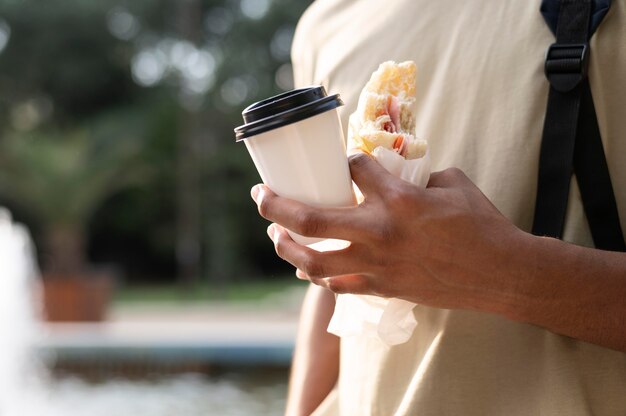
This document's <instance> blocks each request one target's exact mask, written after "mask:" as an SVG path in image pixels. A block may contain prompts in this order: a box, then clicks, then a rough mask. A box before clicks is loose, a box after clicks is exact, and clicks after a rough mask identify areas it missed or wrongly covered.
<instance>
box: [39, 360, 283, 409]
mask: <svg viewBox="0 0 626 416" xmlns="http://www.w3.org/2000/svg"><path fill="white" fill-rule="evenodd" d="M286 378H287V375H286V372H285V373H269V374H267V373H262V372H259V373H251V372H248V371H245V372H241V371H233V372H224V373H222V374H219V376H210V375H201V374H181V375H171V376H167V377H159V378H153V379H144V380H129V379H111V380H106V381H99V382H93V381H86V380H84V379H81V378H77V377H72V376H61V377H57V378H55V379H54V380H52V383H50V385H49V387H48V393H49V402H48V406H46V407H47V408H48V409H47V410H48V411H49V413H47V415H50V416H57V415H58V416H65V415H72V416H110V415H115V416H187V415H189V416H199V415H202V416H204V415H206V416H212V415H215V416H238V415H241V416H243V415H260V416H263V415H277V414H282V413H283V412H284V406H285V395H286V390H287V385H286Z"/></svg>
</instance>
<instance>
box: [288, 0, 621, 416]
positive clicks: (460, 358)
mask: <svg viewBox="0 0 626 416" xmlns="http://www.w3.org/2000/svg"><path fill="white" fill-rule="evenodd" d="M539 5H540V0H498V1H494V0H389V1H384V2H381V1H380V0H358V1H354V0H317V1H316V2H315V3H313V5H312V6H311V7H310V8H309V10H308V11H307V12H306V13H305V15H304V16H303V17H302V20H301V21H300V24H299V26H298V29H297V31H296V36H295V39H294V44H293V50H292V56H293V62H294V72H295V78H296V84H297V85H299V86H302V85H309V84H317V83H321V84H323V85H325V86H326V87H327V89H328V90H329V91H330V92H331V93H340V94H341V96H342V98H343V100H344V101H345V103H346V105H345V106H344V107H342V108H341V118H342V122H343V125H344V127H347V125H348V123H347V117H348V116H349V114H350V113H351V112H353V111H354V109H355V107H356V104H357V98H358V94H359V92H360V89H361V88H362V87H363V85H365V83H366V81H367V80H368V79H369V76H370V74H371V73H372V71H374V70H375V69H376V68H377V66H378V64H379V63H381V62H383V61H385V60H390V59H391V60H395V61H403V60H408V59H410V60H413V61H415V62H416V63H417V66H418V72H419V74H418V96H417V103H418V109H417V134H418V135H419V136H421V137H423V138H426V139H427V140H428V142H429V145H430V151H431V157H432V161H433V170H441V169H445V168H447V167H451V166H456V167H459V168H461V169H462V170H463V171H465V173H466V174H467V175H468V176H469V177H470V178H471V179H472V180H473V181H474V183H476V185H478V187H479V188H480V189H481V190H482V191H483V192H484V193H485V194H486V195H487V197H488V198H489V199H490V200H491V201H492V202H493V203H494V204H495V205H496V206H497V207H498V209H499V210H500V211H501V212H502V213H503V214H504V215H505V216H506V217H508V218H509V219H511V220H512V221H513V222H514V223H515V224H516V225H517V226H519V227H520V228H522V229H524V230H529V229H530V227H531V224H532V219H533V210H534V203H535V193H536V182H537V176H536V175H537V163H538V154H539V146H540V141H541V132H542V126H543V119H544V114H545V109H546V102H547V95H548V83H547V81H546V79H545V77H544V75H543V61H544V54H545V51H546V48H547V46H548V45H549V44H550V43H552V42H553V41H554V37H553V35H552V33H551V32H550V31H549V29H548V27H547V26H546V24H545V22H544V20H543V18H542V16H541V14H540V13H539ZM591 45H592V48H591V49H592V54H591V63H590V80H591V89H592V91H593V95H594V101H595V105H596V109H597V114H598V121H599V124H600V130H601V133H602V139H603V142H604V149H605V152H606V154H607V159H608V165H609V169H610V172H611V176H612V178H613V186H614V189H615V194H616V195H615V196H616V199H617V203H618V206H619V207H621V208H620V214H621V215H620V216H621V219H622V228H623V229H626V163H625V162H624V161H625V160H626V133H625V132H626V116H625V115H624V114H623V113H624V109H625V100H626V82H625V81H624V73H626V4H625V1H624V0H614V1H613V5H612V7H611V10H610V11H609V13H608V15H607V16H606V18H605V20H604V21H603V23H602V25H601V26H600V28H599V29H598V31H597V32H596V34H595V35H594V38H593V40H592V42H591ZM566 222H567V224H566V231H565V240H567V241H571V242H574V243H576V244H581V245H587V246H591V245H592V240H591V238H590V233H589V229H588V225H587V222H586V220H585V217H584V214H583V209H582V205H581V202H580V195H579V192H578V188H577V186H576V183H575V181H574V182H573V186H572V188H571V195H570V204H569V208H568V215H567V221H566ZM415 316H416V318H417V321H418V323H419V324H418V326H417V328H416V330H415V333H414V334H413V337H412V338H411V340H410V341H409V342H407V343H406V344H403V345H398V346H394V347H391V348H389V347H386V346H384V345H382V344H381V343H380V342H377V341H376V340H372V339H366V338H344V339H342V341H341V368H340V377H339V383H338V391H337V393H338V394H337V395H336V396H334V398H332V397H329V399H328V400H327V402H326V403H325V406H324V407H325V410H322V409H319V411H318V413H317V414H319V415H334V414H341V415H348V416H353V415H354V416H366V415H380V416H390V415H421V416H428V415H433V416H442V415H464V416H468V415H469V416H472V415H476V416H489V415H507V416H515V415H520V416H522V415H523V416H528V415H549V416H553V415H567V416H578V415H626V354H624V353H621V352H617V351H614V350H610V349H606V348H601V347H599V346H596V345H592V344H589V343H585V342H580V341H576V340H574V339H571V338H567V337H563V336H559V335H556V334H553V333H551V332H549V331H547V330H544V329H542V328H540V327H537V326H533V325H527V324H522V323H516V322H512V321H508V320H506V319H504V318H502V317H499V316H496V315H490V314H483V313H477V312H467V311H456V310H454V311H451V310H441V309H433V308H428V307H424V306H418V307H416V308H415ZM625 330H626V329H625Z"/></svg>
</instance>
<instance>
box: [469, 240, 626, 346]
mask: <svg viewBox="0 0 626 416" xmlns="http://www.w3.org/2000/svg"><path fill="white" fill-rule="evenodd" d="M519 239H520V240H519V241H517V242H516V243H514V244H512V247H511V248H512V250H509V251H510V252H511V257H510V262H509V267H508V270H507V271H506V272H505V273H504V274H503V276H504V278H503V279H502V280H500V283H497V282H495V281H494V285H493V286H492V287H494V288H497V290H496V291H493V292H490V294H489V295H488V296H486V297H485V298H486V299H490V301H487V302H485V303H483V305H482V308H487V309H491V310H492V311H493V312H496V313H500V314H502V315H505V316H507V317H508V318H510V319H513V320H516V321H521V322H527V323H531V324H535V325H538V326H541V327H544V328H547V329H549V330H551V331H553V332H555V333H558V334H561V335H565V336H569V337H572V338H576V339H579V340H582V341H587V342H590V343H593V344H598V345H601V346H604V347H608V348H613V349H616V350H620V351H625V352H626V330H625V328H626V254H624V253H616V252H608V251H601V250H595V249H590V248H585V247H580V246H576V245H573V244H568V243H564V242H562V241H559V240H556V239H552V238H541V237H535V236H532V235H529V234H525V233H521V234H520V236H519ZM498 292H499V295H498V294H497V293H498ZM478 309H480V308H478Z"/></svg>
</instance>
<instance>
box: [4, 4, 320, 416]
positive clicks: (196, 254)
mask: <svg viewBox="0 0 626 416" xmlns="http://www.w3.org/2000/svg"><path fill="white" fill-rule="evenodd" d="M309 4H310V1H307V0H297V1H290V0H132V1H131V0H127V1H123V0H99V1H97V2H89V1H83V0H46V1H45V2H44V1H35V0H3V1H2V2H0V206H2V207H5V208H7V209H8V211H10V213H11V215H12V218H13V221H14V222H18V223H21V224H24V225H25V226H26V227H27V228H28V230H29V233H30V235H31V237H32V240H33V241H34V247H35V249H34V256H35V257H36V262H37V265H38V269H39V273H37V274H38V275H40V277H38V278H37V279H38V280H37V282H36V283H35V284H34V285H30V286H29V287H31V286H32V287H33V288H34V289H33V290H34V293H35V294H36V296H35V298H34V299H35V300H34V301H33V302H32V307H33V308H34V311H35V313H34V315H33V318H32V319H31V318H29V317H28V316H26V315H28V314H24V313H20V312H19V311H20V310H22V309H19V307H17V309H15V310H14V311H8V312H7V311H6V310H5V312H6V313H9V314H14V315H12V316H11V321H12V324H11V325H12V326H6V325H5V326H1V325H0V331H3V332H5V333H0V337H7V336H13V335H14V334H15V333H17V332H20V331H22V330H21V329H19V328H27V327H29V325H31V326H32V327H33V328H36V330H34V331H33V333H34V334H35V335H33V336H30V335H29V336H26V335H25V336H24V337H22V338H24V340H25V341H24V342H23V343H22V344H19V343H17V344H16V345H17V346H16V347H15V348H17V349H21V350H29V349H30V346H31V344H33V345H34V347H33V349H34V354H33V355H29V356H28V357H27V358H26V359H24V361H25V362H28V363H33V362H41V366H39V367H38V368H39V370H37V371H36V372H37V374H38V379H39V380H44V382H42V383H43V385H44V386H43V387H42V389H43V391H44V392H47V393H45V394H43V396H38V398H37V400H39V399H41V397H44V396H46V397H49V396H54V397H57V399H58V402H55V403H53V404H52V405H50V404H49V408H48V412H49V414H66V413H64V410H63V409H66V408H67V409H72V411H71V413H72V414H74V415H77V414H78V415H80V414H84V415H95V414H100V413H98V411H104V410H106V411H107V413H106V414H111V412H113V413H114V414H117V415H125V414H133V415H142V414H150V415H161V414H163V415H165V414H176V415H183V414H216V415H217V414H219V415H228V414H256V415H259V414H277V413H280V412H281V411H282V406H283V404H284V394H285V390H286V378H287V371H288V368H287V367H288V363H289V358H290V355H291V349H292V347H293V336H294V334H295V320H296V318H297V311H298V306H299V302H300V300H301V297H302V294H303V290H304V288H305V285H304V284H303V283H301V282H299V281H298V280H297V279H295V278H294V277H293V270H292V268H291V267H290V266H288V265H286V264H285V263H283V262H281V261H279V260H278V259H277V257H276V256H275V254H274V250H273V247H272V244H271V242H270V241H269V240H268V239H267V237H266V233H265V228H266V226H267V223H266V222H265V221H263V220H262V219H261V218H260V217H259V216H258V215H257V212H256V207H255V206H254V204H253V202H252V201H251V199H250V197H249V189H250V187H251V186H252V185H253V184H255V183H257V182H259V181H260V179H259V177H258V174H257V173H256V170H255V169H254V166H253V164H252V161H251V160H250V158H249V156H248V153H247V151H246V150H245V148H244V146H243V145H242V144H240V143H239V144H237V143H235V141H234V134H233V128H234V127H235V126H237V125H239V124H241V121H242V120H241V111H242V109H243V108H244V107H245V106H247V105H248V104H250V103H252V102H254V101H258V100H260V99H262V98H266V97H268V96H271V95H274V94H277V93H279V92H281V91H284V90H288V89H291V88H292V87H293V78H292V68H291V64H290V62H289V54H290V48H291V40H292V37H293V33H294V29H295V25H296V23H297V20H298V18H299V16H300V15H301V14H302V13H303V11H304V10H305V9H306V7H307V6H308V5H309ZM3 270H4V272H7V270H9V269H8V268H6V267H3V265H2V264H0V273H3V272H2V271H3ZM4 274H6V273H4ZM9 278H10V276H8V277H7V276H0V292H2V291H3V290H4V289H3V285H4V286H6V285H8V283H7V280H8V279H9ZM13 279H19V278H17V277H14V278H13ZM24 279H26V278H24ZM29 291H30V289H29ZM4 292H5V293H9V292H10V291H7V290H4ZM10 293H13V294H14V295H15V296H14V298H17V299H23V301H20V302H17V303H23V304H28V303H29V302H30V300H29V299H31V297H32V296H31V297H29V296H30V295H28V294H24V293H23V292H20V291H19V289H15V291H14V292H10ZM29 293H31V292H29ZM7 296H8V295H7ZM27 298H28V299H27ZM22 306H24V305H22ZM22 315H24V316H22ZM30 321H32V322H30ZM18 323H20V324H19V325H18ZM7 325H8V324H7ZM18 327H19V328H18ZM3 328H4V329H3ZM22 332H23V331H22ZM11 334H13V335H11ZM17 338H19V337H16V339H17ZM31 341H32V342H31ZM18 344H19V345H18ZM5 361H6V359H5ZM0 364H2V363H1V362H0ZM29 365H30V364H29ZM36 367H37V366H36ZM40 367H41V368H43V370H41V368H40ZM5 368H6V366H5ZM5 368H3V367H2V366H0V371H1V370H3V369H5ZM29 371H30V370H29ZM33 371H34V370H33ZM6 374H8V372H6V371H5V375H6ZM6 377H8V375H6ZM0 388H2V384H0ZM2 393H3V392H2V391H0V415H4V414H12V413H10V412H9V411H8V410H7V409H9V407H7V406H9V405H6V403H5V408H4V410H5V412H4V413H3V407H2V399H1V397H2ZM52 393H53V394H52ZM41 400H43V399H41ZM34 401H36V400H34ZM34 401H33V400H31V402H34ZM21 402H29V400H28V398H24V399H21ZM42 403H43V401H42ZM191 403H193V404H194V405H196V404H197V407H193V405H192V404H191ZM31 404H32V403H31ZM13 405H14V406H19V404H17V405H16V404H15V403H14V404H13ZM142 405H145V408H144V407H141V406H142ZM81 406H82V407H81ZM115 406H118V407H119V408H118V407H115ZM246 406H248V407H246ZM55 409H56V410H55ZM98 409H100V410H98ZM7 412H8V413H7ZM55 412H56V413H55ZM13 414H25V413H19V412H17V413H13ZM102 414H104V413H102Z"/></svg>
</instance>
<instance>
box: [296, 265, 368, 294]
mask: <svg viewBox="0 0 626 416" xmlns="http://www.w3.org/2000/svg"><path fill="white" fill-rule="evenodd" d="M296 276H297V277H298V279H300V280H308V281H310V282H311V283H313V284H316V285H318V286H322V287H325V288H326V289H328V290H330V291H331V292H334V293H337V294H340V295H341V294H344V293H351V294H354V295H366V294H371V293H370V279H369V278H368V277H367V276H365V275H361V274H347V275H344V276H333V277H324V278H321V279H313V278H311V277H310V276H308V275H307V274H306V273H304V272H303V271H302V270H300V269H297V270H296Z"/></svg>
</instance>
